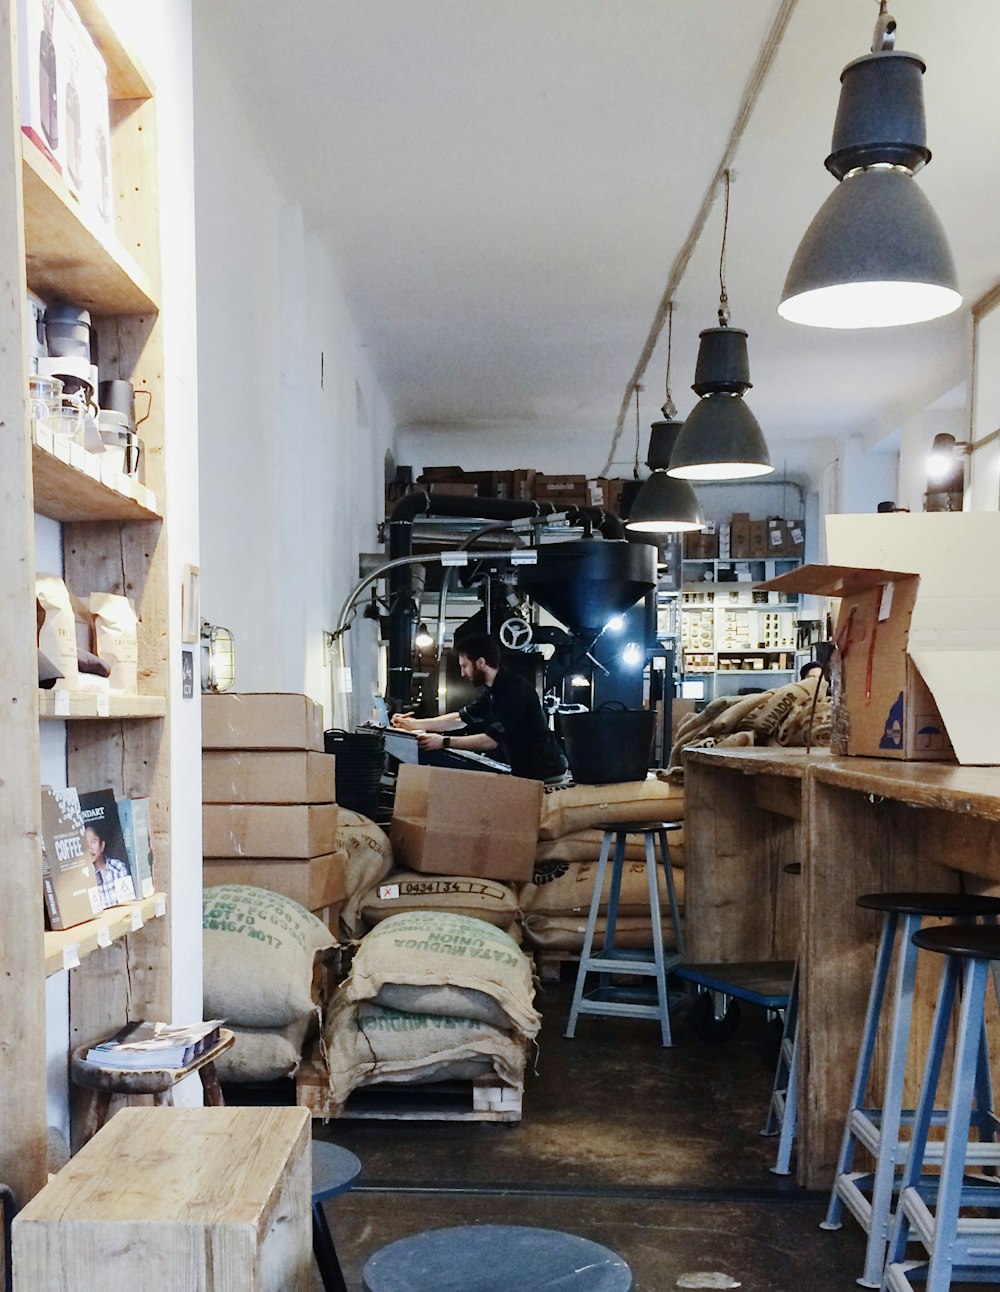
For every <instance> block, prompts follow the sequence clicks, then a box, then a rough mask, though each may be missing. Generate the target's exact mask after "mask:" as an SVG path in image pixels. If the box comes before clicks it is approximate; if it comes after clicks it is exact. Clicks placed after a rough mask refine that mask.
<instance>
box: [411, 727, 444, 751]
mask: <svg viewBox="0 0 1000 1292" xmlns="http://www.w3.org/2000/svg"><path fill="white" fill-rule="evenodd" d="M417 744H418V745H419V746H420V748H421V749H444V736H440V735H438V733H437V732H436V731H424V732H421V733H420V735H419V736H418V737H417Z"/></svg>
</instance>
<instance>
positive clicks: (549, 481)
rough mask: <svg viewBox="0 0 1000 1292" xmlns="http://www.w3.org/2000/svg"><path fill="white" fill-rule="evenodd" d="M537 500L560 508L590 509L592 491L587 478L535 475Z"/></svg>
mask: <svg viewBox="0 0 1000 1292" xmlns="http://www.w3.org/2000/svg"><path fill="white" fill-rule="evenodd" d="M535 498H536V499H537V501H538V502H554V503H556V504H557V505H558V506H560V507H589V506H590V490H589V488H588V487H587V477H586V476H578V475H563V476H547V475H542V474H541V473H536V475H535Z"/></svg>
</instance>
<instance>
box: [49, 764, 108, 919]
mask: <svg viewBox="0 0 1000 1292" xmlns="http://www.w3.org/2000/svg"><path fill="white" fill-rule="evenodd" d="M41 843H42V889H43V892H44V894H45V911H46V914H47V915H48V919H49V924H50V925H51V927H52V928H53V929H69V928H72V927H73V925H74V924H82V923H84V921H86V920H92V919H93V918H94V916H95V915H99V914H100V913H101V910H102V909H103V903H102V901H101V894H100V890H99V887H98V883H97V877H96V875H95V874H94V867H93V863H92V861H91V857H90V853H89V852H88V850H87V843H86V839H85V836H84V824H83V812H82V809H81V807H80V796H79V794H77V792H76V790H75V789H53V788H52V786H51V785H43V786H42V837H41Z"/></svg>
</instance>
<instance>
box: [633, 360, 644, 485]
mask: <svg viewBox="0 0 1000 1292" xmlns="http://www.w3.org/2000/svg"><path fill="white" fill-rule="evenodd" d="M640 390H642V387H641V386H640V385H639V384H638V383H636V387H635V460H634V461H633V463H632V479H633V480H638V479H639V438H640V436H641V434H642V432H641V431H640V428H639V391H640Z"/></svg>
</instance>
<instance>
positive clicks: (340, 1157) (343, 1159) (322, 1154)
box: [312, 1140, 361, 1292]
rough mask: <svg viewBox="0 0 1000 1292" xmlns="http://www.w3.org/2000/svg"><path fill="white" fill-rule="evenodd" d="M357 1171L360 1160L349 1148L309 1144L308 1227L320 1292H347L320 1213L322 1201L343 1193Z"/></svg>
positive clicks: (359, 1166)
mask: <svg viewBox="0 0 1000 1292" xmlns="http://www.w3.org/2000/svg"><path fill="white" fill-rule="evenodd" d="M360 1171H361V1163H360V1162H359V1161H358V1159H357V1158H356V1157H355V1156H354V1154H353V1153H352V1152H350V1150H348V1149H346V1148H341V1147H340V1145H339V1144H327V1143H324V1141H323V1140H313V1146H312V1227H313V1255H314V1256H315V1257H316V1265H317V1267H318V1268H319V1273H320V1278H321V1279H322V1280H323V1288H324V1292H348V1289H347V1284H346V1283H345V1282H344V1274H343V1271H342V1270H341V1268H340V1260H339V1259H338V1257H337V1249H336V1247H334V1245H333V1235H332V1234H331V1233H330V1226H329V1225H328V1224H327V1221H326V1216H325V1215H324V1213H323V1203H324V1202H328V1201H329V1200H330V1199H331V1198H335V1197H336V1196H337V1194H338V1193H346V1192H347V1190H348V1189H349V1188H350V1187H351V1185H352V1184H353V1183H354V1181H355V1180H356V1179H357V1177H358V1175H359V1174H360Z"/></svg>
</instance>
